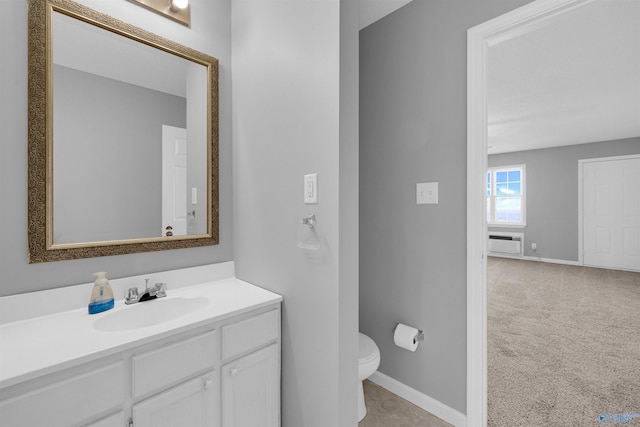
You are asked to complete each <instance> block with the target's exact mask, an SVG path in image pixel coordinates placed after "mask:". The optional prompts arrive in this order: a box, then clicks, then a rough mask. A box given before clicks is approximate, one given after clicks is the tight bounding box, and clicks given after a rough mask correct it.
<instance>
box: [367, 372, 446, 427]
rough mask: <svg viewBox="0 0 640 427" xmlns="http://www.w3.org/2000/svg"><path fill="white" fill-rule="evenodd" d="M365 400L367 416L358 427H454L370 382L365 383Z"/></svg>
mask: <svg viewBox="0 0 640 427" xmlns="http://www.w3.org/2000/svg"><path fill="white" fill-rule="evenodd" d="M364 400H365V402H366V404H367V415H366V416H365V417H364V419H363V420H362V421H361V422H360V423H358V427H452V426H451V424H449V423H446V422H444V421H442V420H441V419H440V418H437V417H436V416H435V415H432V414H430V413H429V412H427V411H425V410H423V409H421V408H418V407H417V406H416V405H414V404H413V403H411V402H408V401H406V400H404V399H403V398H401V397H399V396H397V395H395V394H393V393H391V392H390V391H388V390H386V389H384V388H382V387H380V386H379V385H377V384H374V383H372V382H371V381H369V380H365V382H364Z"/></svg>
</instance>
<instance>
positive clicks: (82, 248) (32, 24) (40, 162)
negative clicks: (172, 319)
mask: <svg viewBox="0 0 640 427" xmlns="http://www.w3.org/2000/svg"><path fill="white" fill-rule="evenodd" d="M54 11H55V12H59V13H63V14H65V15H67V16H70V17H72V18H75V19H78V20H81V21H84V22H86V23H88V24H91V25H94V26H97V27H100V28H103V29H105V30H108V31H110V32H112V33H114V34H116V35H118V36H122V37H127V38H129V39H131V40H134V41H137V42H139V43H143V44H146V45H148V46H151V47H154V48H156V49H159V50H162V51H165V52H168V53H171V54H173V55H177V56H179V57H181V58H184V59H187V60H189V61H192V62H195V63H197V64H200V65H203V66H205V67H206V70H207V73H206V74H207V87H208V94H207V95H208V96H207V109H208V111H207V114H206V116H207V119H206V120H207V145H208V150H207V160H206V162H207V225H206V226H207V232H206V233H205V234H195V235H184V236H175V237H150V238H136V239H129V240H110V241H100V242H83V243H73V244H53V237H52V231H53V230H52V227H53V221H52V216H53V206H52V205H53V183H52V179H53V166H52V165H53V160H52V157H53V129H52V126H53V124H52V123H53V121H52V116H53V91H52V68H53V60H52V58H53V56H52V44H53V40H52V37H53V35H52V15H53V12H54ZM28 20H29V22H28V25H29V51H28V58H29V59H28V64H29V76H28V77H29V83H28V106H29V114H28V117H29V120H28V123H29V129H28V139H29V141H28V149H29V153H28V169H29V179H28V192H29V194H28V239H29V257H28V260H29V262H30V263H38V262H48V261H61V260H70V259H78V258H91V257H99V256H107V255H121V254H131V253H139V252H149V251H160V250H169V249H182V248H192V247H201V246H211V245H217V244H218V243H219V231H218V210H219V207H218V60H217V59H216V58H213V57H211V56H208V55H206V54H203V53H201V52H198V51H196V50H193V49H191V48H188V47H185V46H182V45H180V44H178V43H175V42H173V41H171V40H167V39H165V38H162V37H160V36H157V35H155V34H152V33H150V32H148V31H145V30H143V29H140V28H137V27H135V26H133V25H129V24H127V23H125V22H122V21H119V20H117V19H114V18H112V17H110V16H108V15H105V14H103V13H100V12H97V11H94V10H92V9H89V8H87V7H86V6H83V5H81V4H78V3H75V2H73V1H70V0H29V3H28Z"/></svg>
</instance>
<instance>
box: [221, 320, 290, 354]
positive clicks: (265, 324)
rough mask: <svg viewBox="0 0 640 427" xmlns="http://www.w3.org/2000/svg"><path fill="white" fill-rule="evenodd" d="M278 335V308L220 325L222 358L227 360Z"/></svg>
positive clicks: (276, 337) (274, 338) (275, 338)
mask: <svg viewBox="0 0 640 427" xmlns="http://www.w3.org/2000/svg"><path fill="white" fill-rule="evenodd" d="M279 335H280V310H277V309H276V310H271V311H268V312H266V313H262V314H259V315H257V316H254V317H250V318H249V319H246V320H242V321H240V322H237V323H232V324H231V325H227V326H223V327H222V359H224V360H227V359H230V358H232V357H235V356H238V355H240V354H242V353H245V352H247V351H249V350H252V349H254V348H257V347H260V346H262V345H264V344H267V343H269V342H271V341H274V340H277V339H278V337H279Z"/></svg>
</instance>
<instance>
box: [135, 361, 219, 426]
mask: <svg viewBox="0 0 640 427" xmlns="http://www.w3.org/2000/svg"><path fill="white" fill-rule="evenodd" d="M217 390H218V385H217V383H216V381H215V374H214V373H213V372H211V373H209V374H208V375H205V376H203V377H200V378H196V379H194V380H191V381H188V382H186V383H184V384H182V385H179V386H176V387H174V388H172V389H169V390H167V391H165V392H164V393H160V394H158V395H156V396H154V397H151V398H149V399H147V400H144V401H142V402H140V403H137V404H135V405H133V425H134V426H135V427H176V426H189V427H217V426H218V425H219V422H218V420H219V413H218V410H217V407H216V402H217V401H218V397H217V396H218V394H217Z"/></svg>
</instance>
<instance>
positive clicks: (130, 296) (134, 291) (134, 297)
mask: <svg viewBox="0 0 640 427" xmlns="http://www.w3.org/2000/svg"><path fill="white" fill-rule="evenodd" d="M138 298H139V296H138V288H129V290H128V291H127V298H126V299H125V301H124V302H125V304H133V303H134V302H138Z"/></svg>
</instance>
